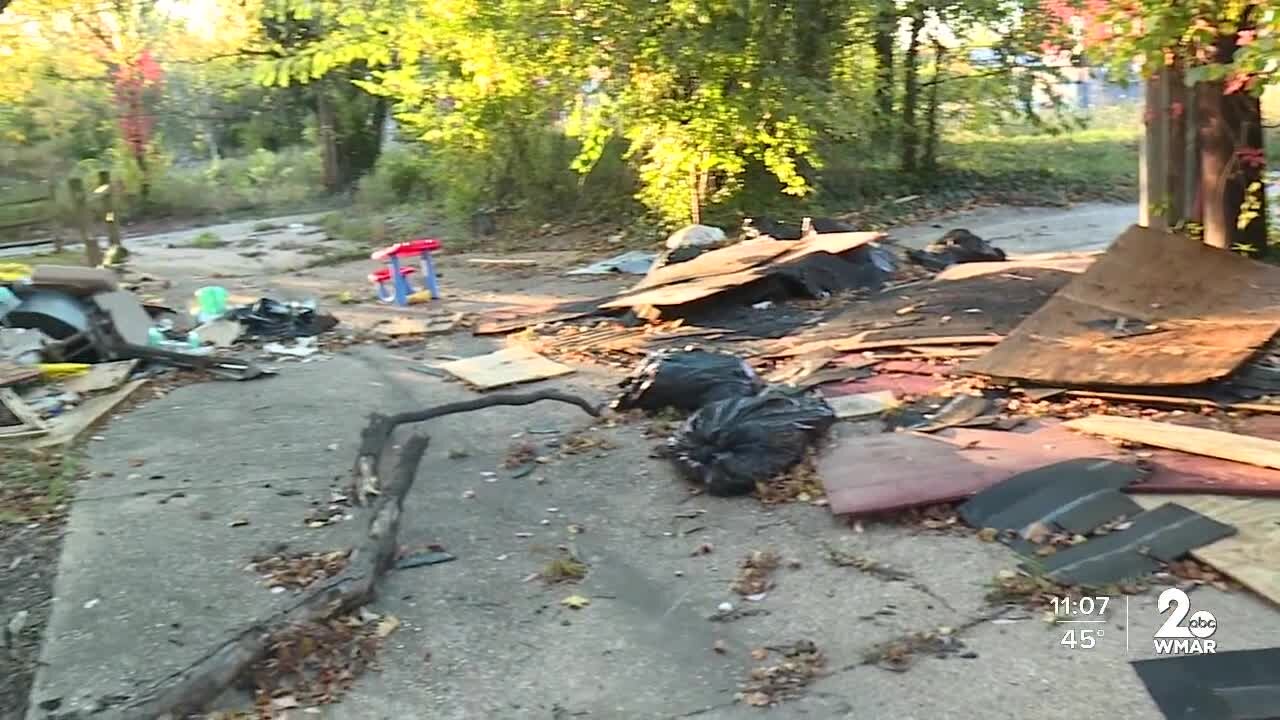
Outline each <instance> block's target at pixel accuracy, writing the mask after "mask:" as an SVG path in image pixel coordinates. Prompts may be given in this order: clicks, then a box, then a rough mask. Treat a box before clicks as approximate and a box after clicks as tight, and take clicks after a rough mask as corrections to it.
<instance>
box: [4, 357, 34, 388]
mask: <svg viewBox="0 0 1280 720" xmlns="http://www.w3.org/2000/svg"><path fill="white" fill-rule="evenodd" d="M39 379H40V368H38V367H36V366H35V365H18V364H17V363H11V362H8V361H6V360H0V387H9V386H10V385H21V384H22V383H28V382H31V381H33V380H39Z"/></svg>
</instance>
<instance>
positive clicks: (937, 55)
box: [923, 42, 947, 170]
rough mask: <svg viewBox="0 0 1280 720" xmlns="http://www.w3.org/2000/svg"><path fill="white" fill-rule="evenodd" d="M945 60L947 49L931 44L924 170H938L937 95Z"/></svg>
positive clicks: (940, 45) (925, 121)
mask: <svg viewBox="0 0 1280 720" xmlns="http://www.w3.org/2000/svg"><path fill="white" fill-rule="evenodd" d="M946 60H947V49H946V48H945V47H943V46H942V43H937V42H935V43H934V44H933V80H932V81H931V83H930V85H929V104H928V106H926V107H925V116H924V125H925V136H924V162H923V164H924V169H925V170H936V169H937V168H938V94H939V92H940V90H939V88H941V87H942V68H943V66H944V65H945V63H946Z"/></svg>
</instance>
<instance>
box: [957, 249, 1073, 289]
mask: <svg viewBox="0 0 1280 720" xmlns="http://www.w3.org/2000/svg"><path fill="white" fill-rule="evenodd" d="M1095 260H1097V255H1096V254H1089V255H1081V256H1079V257H1068V258H1044V259H1038V258H1010V259H1008V260H1005V261H1003V262H976V263H959V264H957V265H952V266H951V267H949V268H947V269H946V270H943V271H942V272H940V273H938V274H937V275H934V276H933V281H934V282H939V281H946V280H967V279H969V278H973V277H981V276H983V275H993V274H996V273H1013V274H1015V275H1016V274H1017V272H1018V270H1061V271H1063V272H1069V273H1076V274H1078V273H1082V272H1084V271H1085V270H1088V269H1089V266H1091V265H1093V262H1094V261H1095Z"/></svg>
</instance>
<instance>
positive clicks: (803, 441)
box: [667, 387, 836, 496]
mask: <svg viewBox="0 0 1280 720" xmlns="http://www.w3.org/2000/svg"><path fill="white" fill-rule="evenodd" d="M835 421H836V413H835V411H834V410H832V409H831V406H830V405H828V404H827V402H826V401H825V400H823V399H822V398H821V397H819V396H817V395H814V394H795V393H791V392H787V391H785V390H782V389H780V388H777V387H771V388H766V389H765V390H764V391H763V392H761V393H759V394H758V395H753V396H751V397H740V398H730V399H728V400H720V401H718V402H714V403H711V404H709V405H706V406H705V407H703V408H702V409H701V410H699V411H698V412H696V413H694V414H693V415H692V416H690V417H689V419H688V420H687V421H685V424H684V426H683V427H681V428H680V429H679V430H678V431H676V433H675V434H674V435H673V436H671V438H670V439H669V440H668V441H667V455H668V456H669V457H670V458H671V460H672V461H673V462H675V464H676V467H677V468H678V469H679V470H680V472H681V474H682V475H684V476H685V477H686V478H687V479H688V480H690V481H692V482H695V483H698V484H700V485H704V486H706V488H707V492H709V493H711V494H712V495H719V496H731V495H746V494H748V493H750V492H751V491H752V490H755V489H756V483H757V482H761V481H765V480H769V479H771V478H774V477H777V476H778V475H779V474H781V473H783V472H786V471H787V470H788V469H789V468H791V466H793V465H795V464H796V463H798V462H800V461H801V460H803V459H804V456H805V452H806V451H807V450H808V448H809V446H810V445H811V444H813V443H814V442H815V441H817V440H818V438H820V437H821V436H822V435H823V434H825V433H826V432H827V430H829V429H830V428H831V426H832V424H834V423H835Z"/></svg>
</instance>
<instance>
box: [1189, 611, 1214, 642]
mask: <svg viewBox="0 0 1280 720" xmlns="http://www.w3.org/2000/svg"><path fill="white" fill-rule="evenodd" d="M1187 629H1188V630H1190V631H1191V634H1192V635H1195V636H1196V637H1198V638H1207V637H1212V636H1213V634H1214V633H1215V632H1217V630H1218V621H1217V619H1216V618H1214V617H1213V613H1211V612H1209V611H1207V610H1198V611H1196V612H1194V613H1192V614H1191V617H1190V618H1188V619H1187Z"/></svg>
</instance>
